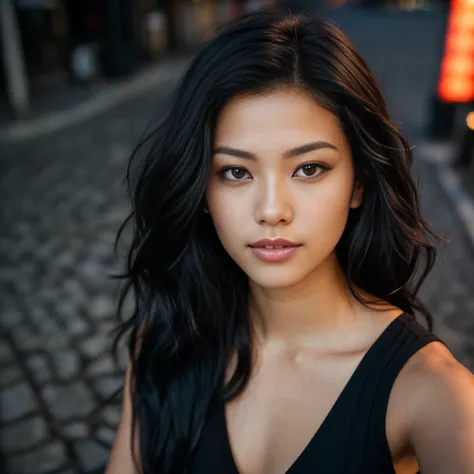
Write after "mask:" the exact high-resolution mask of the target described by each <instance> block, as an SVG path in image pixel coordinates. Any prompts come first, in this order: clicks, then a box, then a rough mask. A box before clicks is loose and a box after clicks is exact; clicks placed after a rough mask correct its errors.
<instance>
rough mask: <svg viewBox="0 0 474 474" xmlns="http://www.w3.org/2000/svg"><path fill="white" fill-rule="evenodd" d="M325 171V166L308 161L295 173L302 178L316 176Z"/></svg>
mask: <svg viewBox="0 0 474 474" xmlns="http://www.w3.org/2000/svg"><path fill="white" fill-rule="evenodd" d="M322 171H323V167H322V166H321V165H320V164H318V163H306V164H305V165H302V166H300V167H299V168H298V169H297V170H296V173H295V176H298V177H300V178H315V177H316V176H318V175H319V174H320V173H321V172H322Z"/></svg>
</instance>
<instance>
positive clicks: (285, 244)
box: [250, 239, 301, 262]
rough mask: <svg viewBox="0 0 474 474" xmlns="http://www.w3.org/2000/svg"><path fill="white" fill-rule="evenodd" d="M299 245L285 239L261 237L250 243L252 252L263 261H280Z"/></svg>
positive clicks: (293, 251)
mask: <svg viewBox="0 0 474 474" xmlns="http://www.w3.org/2000/svg"><path fill="white" fill-rule="evenodd" d="M299 247H301V245H300V244H296V243H295V242H291V241H289V240H285V239H262V240H259V241H258V242H255V243H254V244H252V245H250V248H251V250H252V252H253V254H254V255H255V256H256V257H257V258H258V259H260V260H262V261H264V262H282V261H284V260H286V259H288V258H290V257H291V256H292V255H293V254H294V253H295V252H296V251H297V250H298V248H299Z"/></svg>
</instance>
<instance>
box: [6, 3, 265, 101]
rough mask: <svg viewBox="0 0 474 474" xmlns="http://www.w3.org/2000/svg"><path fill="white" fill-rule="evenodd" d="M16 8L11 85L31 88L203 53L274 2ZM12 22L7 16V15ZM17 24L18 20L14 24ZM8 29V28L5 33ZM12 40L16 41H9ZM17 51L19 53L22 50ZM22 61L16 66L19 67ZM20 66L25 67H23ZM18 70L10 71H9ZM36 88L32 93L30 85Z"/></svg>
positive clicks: (123, 73)
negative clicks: (21, 81) (227, 29)
mask: <svg viewBox="0 0 474 474" xmlns="http://www.w3.org/2000/svg"><path fill="white" fill-rule="evenodd" d="M2 2H7V3H10V4H11V13H8V15H14V16H15V18H14V20H15V21H14V22H12V21H10V19H7V20H5V21H6V22H7V23H8V25H10V23H16V25H15V29H16V30H17V31H16V34H15V35H13V36H17V37H18V38H17V41H16V39H15V38H14V37H13V36H12V34H13V33H15V32H13V31H11V28H8V30H9V31H8V32H6V31H2V37H3V44H4V48H3V55H2V68H3V72H4V74H3V75H2V79H3V82H2V90H3V92H4V96H8V94H9V88H8V84H6V83H5V80H4V78H5V77H6V78H7V82H8V80H9V81H10V82H11V81H15V79H14V76H15V75H17V76H18V75H19V74H22V71H21V69H22V67H19V65H18V64H16V65H13V66H14V68H15V71H14V72H13V74H12V71H11V68H12V59H13V60H15V59H16V57H15V56H18V55H21V56H22V58H21V64H23V74H24V76H25V79H26V83H27V84H30V85H31V83H32V82H33V83H37V82H42V81H43V82H45V81H46V82H47V81H51V80H53V81H54V80H57V81H60V80H68V81H72V82H82V83H84V82H86V83H87V82H89V81H93V80H94V79H96V78H97V77H100V78H105V79H107V78H113V77H120V76H126V75H127V74H130V73H132V72H133V71H135V70H136V69H137V68H139V67H140V66H141V65H144V64H146V63H149V62H153V61H157V60H159V59H160V58H161V57H163V56H164V55H167V54H170V53H173V52H177V51H189V50H193V49H195V48H196V47H197V46H199V45H200V44H201V43H202V42H203V41H206V40H207V39H209V38H210V37H211V36H212V35H213V33H214V32H215V30H216V28H218V27H219V26H221V25H222V24H224V23H226V22H227V21H229V20H230V19H232V18H233V17H235V16H236V15H238V14H239V13H241V12H242V11H245V10H248V9H256V8H260V7H262V6H264V5H266V4H268V3H272V0H2ZM3 14H4V15H5V12H3ZM12 19H13V18H12ZM3 30H5V28H4V29H3ZM5 36H9V38H5ZM15 41H16V43H17V48H16V50H13V49H12V48H13V47H14V43H15ZM13 62H15V61H13ZM21 64H20V66H21ZM9 68H10V69H9ZM27 87H28V86H27Z"/></svg>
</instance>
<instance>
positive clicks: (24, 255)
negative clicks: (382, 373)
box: [0, 9, 474, 474]
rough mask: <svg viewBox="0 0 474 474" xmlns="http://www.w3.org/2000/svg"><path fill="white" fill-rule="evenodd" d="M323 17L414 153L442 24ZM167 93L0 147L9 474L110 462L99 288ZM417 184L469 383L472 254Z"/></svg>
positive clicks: (448, 333)
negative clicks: (361, 61) (129, 172)
mask: <svg viewBox="0 0 474 474" xmlns="http://www.w3.org/2000/svg"><path fill="white" fill-rule="evenodd" d="M332 17H333V18H334V20H335V21H336V22H337V23H339V24H340V25H341V27H342V28H343V30H344V31H346V32H347V34H348V36H349V37H350V38H351V39H352V40H353V41H354V42H355V43H356V45H357V46H358V47H359V48H360V50H361V51H362V53H363V55H364V56H365V57H366V58H367V60H368V62H369V64H370V65H371V66H372V67H373V69H374V70H375V73H376V74H377V75H378V77H379V78H380V80H381V82H382V84H383V86H384V89H385V92H386V96H387V100H388V102H389V104H390V106H391V108H392V110H393V113H394V115H395V117H396V119H397V120H398V121H400V122H402V124H403V125H402V126H403V128H404V129H405V130H406V132H407V133H408V135H409V136H410V138H411V140H412V142H413V144H417V143H420V142H421V140H422V135H421V134H422V130H423V129H424V127H425V123H426V120H427V116H426V114H427V111H428V99H429V96H430V95H431V94H432V92H433V90H434V84H435V81H436V71H437V67H438V66H437V64H438V60H439V58H438V51H436V47H435V46H434V45H436V44H439V42H440V39H439V38H438V36H439V34H440V28H441V26H442V21H443V18H442V15H441V14H440V13H439V12H436V11H435V12H423V13H416V14H406V13H405V14H395V15H392V14H390V13H382V12H378V13H367V12H360V11H358V10H352V9H350V10H348V11H345V10H342V11H340V12H335V13H333V14H332ZM168 89H169V87H167V86H160V87H157V88H156V90H155V91H154V92H153V93H151V94H150V93H149V92H148V93H146V94H141V95H138V96H137V97H136V98H134V99H131V100H128V101H126V102H124V103H122V104H120V105H118V106H116V107H114V108H112V109H110V110H109V111H107V112H106V113H103V114H102V115H100V116H97V117H95V118H93V119H90V120H88V121H86V122H83V123H81V124H77V125H74V126H71V127H68V128H65V129H64V130H61V131H58V132H54V133H52V134H48V135H46V136H43V137H41V138H36V139H34V140H29V141H24V142H17V143H10V144H8V145H4V144H2V145H1V146H2V151H1V157H0V179H1V181H0V199H1V202H2V206H1V211H0V227H1V229H2V232H1V235H0V409H1V412H0V416H1V418H0V426H1V431H0V451H2V452H3V454H4V457H5V459H6V463H7V472H8V474H86V473H91V472H93V471H94V470H96V469H100V468H101V466H103V464H104V462H105V461H106V459H107V456H108V453H109V449H110V446H111V443H112V442H113V439H114V436H115V428H116V426H117V424H118V420H119V414H120V413H119V406H118V405H117V404H109V405H107V406H106V407H105V408H103V407H102V404H103V402H104V401H105V400H106V399H107V397H108V396H110V395H111V394H112V393H113V392H114V391H115V390H116V389H117V388H118V387H119V386H120V384H121V382H122V372H123V367H124V366H125V364H126V360H125V357H121V360H119V361H118V364H117V363H116V362H115V361H114V359H113V358H112V355H111V349H110V348H111V342H112V337H111V336H110V330H111V329H112V328H113V327H114V325H115V321H116V319H115V318H116V316H115V296H116V282H115V281H112V280H110V279H109V278H108V274H110V273H111V272H113V271H115V270H117V263H116V261H115V260H114V257H113V243H114V239H115V235H116V232H117V230H118V227H119V225H120V224H121V223H122V220H123V218H124V217H125V216H126V214H127V210H128V205H127V202H126V192H125V188H124V186H123V183H122V181H123V178H124V172H125V166H126V163H127V160H128V157H129V155H130V152H131V151H132V149H133V146H134V145H135V144H136V142H137V140H138V138H139V137H140V135H141V133H142V132H143V130H144V128H145V126H146V125H147V123H148V122H149V120H150V119H151V118H152V116H154V115H159V114H160V109H161V108H162V107H163V104H164V103H165V100H166V98H167V95H168ZM420 158H421V157H420ZM415 172H416V174H417V175H418V176H419V178H420V181H421V188H422V199H423V209H424V212H425V215H426V217H427V219H428V221H429V222H430V223H431V224H432V226H433V227H434V229H435V231H437V232H439V233H442V234H443V235H445V236H449V237H451V239H452V242H451V243H449V244H446V245H444V246H443V247H442V248H441V249H440V257H439V261H438V263H437V265H436V267H435V269H434V271H433V272H432V274H431V275H430V277H429V280H428V281H427V282H426V284H425V285H424V287H423V288H422V295H423V297H424V299H425V301H426V302H427V303H428V306H429V308H430V309H431V310H432V311H433V314H434V316H435V321H436V331H437V333H438V334H439V336H441V338H443V339H444V340H445V342H446V343H447V344H448V345H449V346H450V348H451V349H452V351H453V353H454V354H455V355H456V357H458V359H459V360H460V361H461V362H462V363H464V364H465V365H466V366H468V367H469V368H470V369H471V370H474V317H473V316H474V278H473V276H474V247H473V246H472V243H471V242H470V241H469V240H468V238H467V236H466V235H465V232H464V230H463V228H462V225H461V224H460V222H459V221H458V220H457V217H456V214H455V212H454V209H453V207H452V206H451V205H450V203H449V202H448V201H447V199H446V198H445V196H444V195H443V193H442V192H441V189H440V186H439V183H438V182H437V180H436V176H435V173H434V171H433V169H432V168H431V165H430V164H428V163H426V162H424V161H423V160H421V159H419V160H417V163H416V167H415ZM122 354H124V352H122ZM0 470H1V467H0Z"/></svg>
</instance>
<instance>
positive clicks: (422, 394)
mask: <svg viewBox="0 0 474 474" xmlns="http://www.w3.org/2000/svg"><path fill="white" fill-rule="evenodd" d="M392 395H393V401H394V403H395V404H396V405H397V406H399V407H403V408H401V411H402V412H403V416H404V419H405V420H406V428H407V436H408V439H409V443H410V445H411V448H412V449H413V451H414V452H415V453H416V456H417V458H418V462H419V464H420V468H421V471H422V472H424V473H428V474H429V473H445V472H457V473H459V474H461V473H462V474H464V473H466V474H467V473H469V474H474V457H473V456H472V452H473V447H474V375H473V374H472V373H471V372H470V371H469V370H468V369H467V368H466V367H464V366H463V365H461V364H460V363H459V362H458V361H457V360H456V359H455V358H454V356H453V355H452V354H451V352H450V351H449V350H448V349H447V348H446V347H445V346H444V345H443V344H441V343H439V342H433V343H430V344H428V345H427V346H425V347H424V348H422V349H421V350H419V351H418V352H417V353H416V354H415V355H414V356H413V357H412V358H411V359H410V360H409V361H408V363H407V364H406V366H405V367H404V368H403V370H402V371H401V373H400V375H399V377H398V379H397V381H396V382H395V385H394V387H393V393H392ZM397 411H398V412H400V411H399V410H398V409H397Z"/></svg>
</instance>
